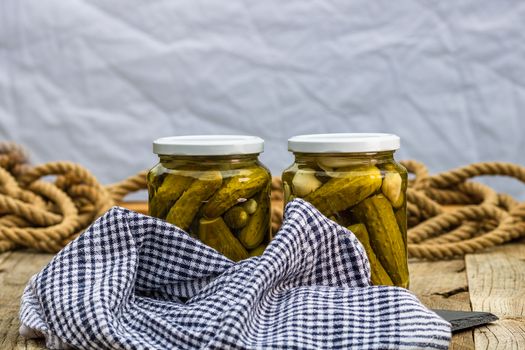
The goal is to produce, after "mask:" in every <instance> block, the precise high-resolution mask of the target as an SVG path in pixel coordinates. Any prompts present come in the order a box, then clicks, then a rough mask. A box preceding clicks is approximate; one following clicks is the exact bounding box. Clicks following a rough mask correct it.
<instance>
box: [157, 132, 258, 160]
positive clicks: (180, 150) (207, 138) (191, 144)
mask: <svg viewBox="0 0 525 350" xmlns="http://www.w3.org/2000/svg"><path fill="white" fill-rule="evenodd" d="M263 150H264V140H263V139H261V138H260V137H256V136H243V135H192V136H172V137H162V138H160V139H156V140H155V141H153V153H155V154H163V155H181V156H226V155H235V154H258V153H261V152H262V151H263Z"/></svg>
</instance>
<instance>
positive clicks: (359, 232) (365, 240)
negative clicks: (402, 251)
mask: <svg viewBox="0 0 525 350" xmlns="http://www.w3.org/2000/svg"><path fill="white" fill-rule="evenodd" d="M348 229H349V230H350V231H352V232H353V233H354V235H355V236H356V237H357V239H358V240H359V242H361V244H362V245H363V247H364V248H365V251H366V255H367V256H368V261H369V262H370V275H371V277H370V280H371V282H372V284H374V285H382V286H393V285H394V283H393V282H392V279H391V278H390V276H389V275H388V273H387V272H386V271H385V269H384V267H383V265H381V262H380V261H379V260H378V259H377V256H376V254H375V253H374V250H373V249H372V246H370V239H369V237H368V231H367V230H366V227H365V225H363V224H354V225H351V226H348Z"/></svg>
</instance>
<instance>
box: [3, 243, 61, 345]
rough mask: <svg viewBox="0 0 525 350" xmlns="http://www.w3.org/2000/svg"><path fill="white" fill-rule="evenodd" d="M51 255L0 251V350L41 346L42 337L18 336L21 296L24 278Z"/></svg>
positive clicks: (35, 270) (35, 271) (40, 266)
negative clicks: (39, 338)
mask: <svg viewBox="0 0 525 350" xmlns="http://www.w3.org/2000/svg"><path fill="white" fill-rule="evenodd" d="M52 257H53V255H52V254H39V253H33V252H28V251H15V252H7V253H3V254H0V286H1V288H0V349H43V348H45V347H44V343H43V341H42V340H38V341H35V340H28V339H25V338H22V337H20V336H19V335H18V328H19V327H20V323H19V320H18V309H19V307H20V297H21V296H22V292H23V291H24V287H25V285H26V284H27V281H28V280H29V279H30V278H31V276H32V275H34V274H35V273H37V272H38V271H40V270H41V269H42V267H43V266H45V265H46V264H47V263H48V262H49V261H50V260H51V258H52Z"/></svg>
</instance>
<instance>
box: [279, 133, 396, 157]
mask: <svg viewBox="0 0 525 350" xmlns="http://www.w3.org/2000/svg"><path fill="white" fill-rule="evenodd" d="M399 145H400V141H399V136H397V135H393V134H380V133H370V134H367V133H348V134H312V135H299V136H294V137H292V138H290V139H288V150H289V151H291V152H304V153H361V152H382V151H395V150H397V149H399Z"/></svg>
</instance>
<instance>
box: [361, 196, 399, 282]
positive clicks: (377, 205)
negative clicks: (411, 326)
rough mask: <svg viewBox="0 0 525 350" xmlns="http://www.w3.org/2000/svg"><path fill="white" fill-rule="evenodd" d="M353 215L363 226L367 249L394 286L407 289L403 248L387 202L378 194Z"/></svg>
mask: <svg viewBox="0 0 525 350" xmlns="http://www.w3.org/2000/svg"><path fill="white" fill-rule="evenodd" d="M353 212H354V215H355V217H356V218H357V220H359V221H360V222H362V223H364V224H365V226H366V229H367V231H368V233H369V239H370V245H371V247H372V249H373V251H374V252H375V254H376V256H377V258H378V259H379V261H380V262H381V265H382V266H383V267H384V268H385V270H386V271H387V273H388V274H389V276H390V278H391V279H392V281H393V282H394V284H395V285H398V286H402V287H405V288H406V287H408V264H407V250H406V245H405V243H404V239H403V234H402V233H401V230H400V229H399V226H398V224H397V221H396V217H395V215H394V211H393V209H392V206H391V204H390V201H389V200H388V199H387V198H385V196H383V195H382V194H378V195H375V196H372V197H370V198H367V199H365V200H363V201H362V202H361V203H359V204H358V205H356V206H355V207H354V209H353Z"/></svg>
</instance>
